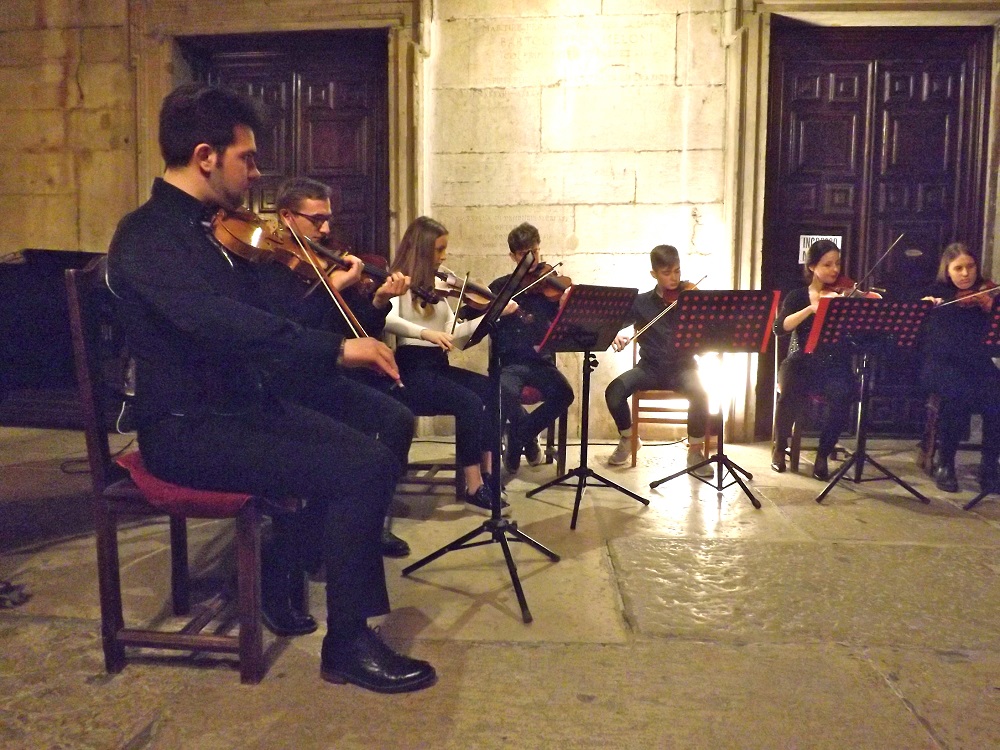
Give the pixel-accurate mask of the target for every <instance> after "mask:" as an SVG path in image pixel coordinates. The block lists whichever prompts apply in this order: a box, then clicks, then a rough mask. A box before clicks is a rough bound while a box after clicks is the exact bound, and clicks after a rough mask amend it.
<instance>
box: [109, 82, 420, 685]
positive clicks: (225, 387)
mask: <svg viewBox="0 0 1000 750" xmlns="http://www.w3.org/2000/svg"><path fill="white" fill-rule="evenodd" d="M261 126H262V119H261V117H260V115H259V113H258V110H257V107H256V105H255V103H254V102H253V100H250V99H249V98H247V97H244V96H242V95H240V94H237V93H235V92H232V91H227V90H222V89H216V88H210V87H204V86H199V85H185V86H181V87H179V88H178V89H175V90H174V91H173V92H172V93H171V94H169V95H168V96H167V98H166V99H165V100H164V102H163V105H162V108H161V110H160V134H159V136H160V148H161V151H162V153H163V157H164V160H165V162H166V170H165V172H164V174H163V177H162V178H158V179H157V180H156V181H155V182H154V184H153V190H152V197H151V198H150V199H149V200H148V201H147V202H146V203H145V204H144V205H142V206H141V207H140V208H138V209H137V210H136V211H133V212H132V213H130V214H129V215H127V216H126V217H125V218H124V219H122V221H121V222H120V224H119V226H118V229H117V230H116V232H115V236H114V238H113V239H112V242H111V247H110V250H109V253H108V279H109V284H110V286H111V287H112V289H113V290H114V292H115V294H116V296H117V299H118V304H119V305H120V310H119V313H120V318H121V320H122V324H123V327H124V329H125V333H126V336H127V339H128V343H129V347H130V350H131V352H132V354H133V356H134V358H135V360H136V369H137V374H136V411H137V417H138V438H139V446H140V449H141V450H142V453H143V459H144V461H145V463H146V465H147V466H148V467H149V469H150V471H152V472H153V473H154V474H156V475H157V476H159V477H161V478H163V479H165V480H168V481H172V482H176V483H179V484H182V485H187V486H192V487H197V488H203V489H210V490H229V491H236V492H247V493H252V494H261V495H267V496H276V495H277V496H290V497H299V498H304V499H306V500H307V501H308V503H309V507H311V508H312V509H313V511H312V512H313V514H314V517H315V518H317V519H318V520H320V521H321V522H322V525H321V531H320V533H321V534H322V537H323V551H324V559H325V563H326V599H327V633H326V637H325V638H324V639H323V647H322V658H321V671H320V674H321V676H322V678H323V679H325V680H327V681H330V682H335V683H344V682H351V683H354V684H357V685H360V686H362V687H364V688H366V689H369V690H374V691H378V692H404V691H410V690H418V689H421V688H424V687H427V686H429V685H431V684H433V682H434V681H435V679H436V675H435V672H434V668H433V667H432V666H431V665H430V664H428V663H427V662H424V661H420V660H417V659H411V658H408V657H406V656H403V655H401V654H398V653H396V652H395V651H393V650H391V649H390V648H389V647H388V646H387V645H386V644H384V643H383V642H382V640H381V639H380V638H379V637H378V636H377V634H376V633H375V632H373V631H372V630H370V629H369V628H368V625H367V618H369V617H376V616H379V615H383V614H385V613H387V612H388V611H389V601H388V594H387V591H386V585H385V573H384V570H383V564H382V555H381V554H380V549H379V538H380V533H381V529H382V524H383V519H384V518H385V514H386V509H387V508H388V505H389V502H390V500H391V499H392V495H393V491H394V488H395V478H396V476H398V473H399V468H398V466H396V464H397V462H398V459H397V458H396V456H395V455H393V452H392V451H391V450H390V449H389V448H388V447H387V446H385V445H384V444H382V443H380V442H378V441H376V440H374V439H373V438H372V437H371V436H370V435H368V434H366V433H365V432H362V431H361V430H359V429H355V427H353V426H352V425H359V424H362V423H363V421H364V420H366V419H371V418H372V417H373V416H374V415H375V414H377V413H379V412H380V411H381V403H382V402H383V400H384V401H385V402H390V403H391V399H389V397H387V396H385V395H383V394H381V393H379V392H377V391H374V390H366V397H365V399H363V400H362V399H343V398H341V397H340V394H338V393H337V391H336V390H333V391H331V392H330V393H329V394H328V395H329V397H330V399H332V400H338V401H342V402H343V403H342V406H341V412H340V416H339V418H332V417H331V416H329V415H328V414H323V413H319V412H317V411H314V410H312V409H309V408H307V407H304V406H302V405H301V404H298V403H295V402H294V401H293V400H291V399H289V398H286V397H284V395H283V394H282V392H281V390H280V389H279V388H277V387H276V385H275V384H276V383H278V382H280V380H281V379H282V378H283V377H285V376H287V375H289V374H291V373H294V372H296V371H298V370H310V371H314V372H316V373H320V374H323V375H329V376H330V377H331V378H333V377H335V376H336V375H337V373H338V372H339V369H340V368H341V367H371V368H375V369H378V370H380V371H382V372H384V373H385V374H386V375H387V376H389V377H391V378H393V379H397V378H398V377H399V372H398V370H397V368H396V365H395V361H394V359H393V356H392V353H391V351H390V350H389V349H388V347H386V346H385V345H384V344H383V343H382V342H380V341H378V340H377V339H371V338H364V339H345V338H344V337H342V336H340V335H338V334H335V333H333V332H330V331H326V330H319V329H315V328H307V327H304V326H302V325H299V324H298V323H296V322H294V321H293V320H290V319H288V318H287V317H283V316H280V315H275V314H274V313H273V312H270V311H269V310H267V309H266V306H265V305H264V303H263V302H262V298H261V284H262V278H261V275H260V268H261V266H260V265H259V264H252V263H250V262H247V261H245V260H243V259H242V258H240V257H234V255H233V254H231V253H229V252H227V251H226V250H225V249H224V248H222V247H221V245H219V244H218V243H216V242H215V241H214V240H213V237H212V236H211V235H210V234H209V231H208V230H209V227H210V219H211V218H212V216H213V215H214V214H215V213H216V212H217V210H218V209H219V208H226V209H230V210H232V209H235V208H237V207H239V206H240V204H241V203H242V201H243V199H244V197H245V195H246V193H247V190H248V189H249V187H250V185H251V184H252V183H253V182H254V181H255V180H256V179H257V178H258V177H260V172H259V171H258V169H257V166H256V164H255V161H254V157H255V155H256V143H255V137H254V131H255V130H257V129H259V128H260V127H261Z"/></svg>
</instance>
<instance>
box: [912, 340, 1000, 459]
mask: <svg viewBox="0 0 1000 750" xmlns="http://www.w3.org/2000/svg"><path fill="white" fill-rule="evenodd" d="M920 378H921V383H922V385H923V386H924V387H925V388H927V389H928V390H930V391H932V392H934V393H937V394H938V396H939V398H940V407H939V409H938V423H937V441H938V445H937V448H938V451H939V456H940V460H941V462H942V463H952V462H954V460H955V453H956V452H957V451H958V444H959V442H960V441H961V439H962V435H963V434H964V433H965V430H966V428H967V427H968V426H969V418H970V417H971V415H972V414H973V413H975V412H978V413H979V414H982V417H983V456H982V462H983V464H985V465H987V466H993V465H995V464H996V462H997V458H998V457H1000V370H998V369H997V368H996V367H995V366H994V365H993V363H992V361H991V360H989V358H987V357H981V358H978V359H977V360H975V361H973V362H967V363H961V364H958V363H955V364H952V363H949V362H946V361H942V360H931V361H928V362H926V363H925V364H924V367H923V369H922V370H921V373H920Z"/></svg>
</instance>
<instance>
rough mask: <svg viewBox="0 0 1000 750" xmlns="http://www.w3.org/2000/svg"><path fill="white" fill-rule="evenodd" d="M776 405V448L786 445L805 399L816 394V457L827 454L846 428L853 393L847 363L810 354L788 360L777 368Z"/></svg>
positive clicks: (806, 400) (803, 410) (801, 411)
mask: <svg viewBox="0 0 1000 750" xmlns="http://www.w3.org/2000/svg"><path fill="white" fill-rule="evenodd" d="M778 386H779V388H780V389H781V392H780V393H779V394H778V403H777V404H776V406H775V417H774V439H775V442H776V444H777V445H778V446H783V445H786V444H787V442H788V438H789V437H791V434H792V425H793V424H794V423H795V422H796V421H797V420H799V419H801V418H802V416H803V415H804V414H805V408H806V404H807V402H808V399H809V396H811V395H813V394H818V395H821V396H822V397H823V400H824V402H825V408H824V414H823V418H822V420H821V423H820V436H819V449H818V451H817V452H818V453H819V454H820V455H823V456H826V455H829V454H830V453H831V452H832V451H833V449H834V447H836V445H837V441H838V440H839V439H840V436H841V435H842V434H843V433H844V430H845V429H847V421H848V419H850V415H851V404H852V403H853V402H854V398H855V391H856V390H857V388H856V385H855V382H854V377H853V376H852V375H851V371H850V368H849V365H848V363H846V362H841V361H839V360H838V361H836V362H835V363H832V364H831V363H830V362H829V361H828V360H827V359H825V358H821V357H818V356H814V355H811V354H810V355H802V356H799V357H795V356H792V357H788V358H786V359H785V361H784V362H782V363H781V367H780V368H779V369H778Z"/></svg>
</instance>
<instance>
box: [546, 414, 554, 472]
mask: <svg viewBox="0 0 1000 750" xmlns="http://www.w3.org/2000/svg"><path fill="white" fill-rule="evenodd" d="M555 460H556V422H555V421H553V422H552V424H550V425H549V426H548V427H547V428H545V463H547V464H550V463H552V462H553V461H555Z"/></svg>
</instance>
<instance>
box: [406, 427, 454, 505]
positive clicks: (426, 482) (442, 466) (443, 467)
mask: <svg viewBox="0 0 1000 750" xmlns="http://www.w3.org/2000/svg"><path fill="white" fill-rule="evenodd" d="M442 416H445V415H442ZM429 417H431V415H429V414H418V415H417V419H418V420H419V419H422V418H423V419H426V418H429ZM413 486H416V487H419V488H420V490H419V491H418V492H417V491H413V490H412V489H411V487H413ZM437 487H449V488H454V491H455V500H456V501H457V502H460V503H461V502H465V472H463V471H462V468H461V467H460V466H459V465H458V464H457V463H456V462H455V461H410V462H409V463H407V464H406V476H404V477H403V478H402V479H401V480H400V481H399V484H398V485H397V487H396V494H397V495H414V494H425V493H428V492H434V491H435V488H437Z"/></svg>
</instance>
